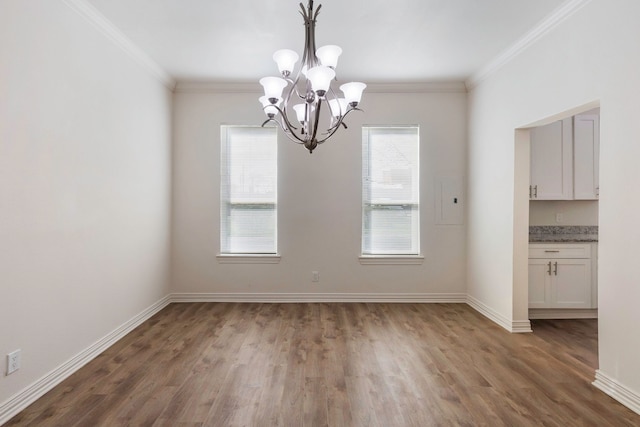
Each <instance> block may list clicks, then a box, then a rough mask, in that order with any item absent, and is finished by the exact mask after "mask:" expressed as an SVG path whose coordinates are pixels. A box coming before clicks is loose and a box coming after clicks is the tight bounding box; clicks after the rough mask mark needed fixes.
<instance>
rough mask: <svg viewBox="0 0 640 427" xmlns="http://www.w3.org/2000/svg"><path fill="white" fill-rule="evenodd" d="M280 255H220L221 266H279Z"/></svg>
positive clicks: (218, 258) (217, 257)
mask: <svg viewBox="0 0 640 427" xmlns="http://www.w3.org/2000/svg"><path fill="white" fill-rule="evenodd" d="M280 258H281V257H280V255H278V254H218V255H216V259H217V260H218V262H219V263H220V264H278V263H279V262H280Z"/></svg>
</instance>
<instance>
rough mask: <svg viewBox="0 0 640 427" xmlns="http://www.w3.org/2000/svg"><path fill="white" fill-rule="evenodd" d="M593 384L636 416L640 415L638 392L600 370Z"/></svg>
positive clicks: (639, 396) (639, 395)
mask: <svg viewBox="0 0 640 427" xmlns="http://www.w3.org/2000/svg"><path fill="white" fill-rule="evenodd" d="M592 384H593V386H594V387H596V388H597V389H599V390H601V391H603V392H604V393H605V394H608V395H609V396H611V397H612V398H614V399H615V400H617V401H618V402H620V403H622V404H623V405H624V406H626V407H627V408H629V409H631V410H632V411H633V412H635V413H636V414H640V394H639V393H638V392H636V391H634V390H631V389H630V388H629V387H627V386H625V385H622V384H620V383H619V382H618V381H616V380H614V379H613V378H611V377H609V376H608V375H607V374H605V373H604V372H602V371H601V370H600V369H598V370H596V379H595V381H594V382H593V383H592Z"/></svg>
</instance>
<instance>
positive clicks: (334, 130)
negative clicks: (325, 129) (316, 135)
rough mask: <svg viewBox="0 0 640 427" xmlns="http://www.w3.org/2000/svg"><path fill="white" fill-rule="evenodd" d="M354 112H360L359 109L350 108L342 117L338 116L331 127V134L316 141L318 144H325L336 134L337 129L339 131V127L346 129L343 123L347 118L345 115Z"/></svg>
mask: <svg viewBox="0 0 640 427" xmlns="http://www.w3.org/2000/svg"><path fill="white" fill-rule="evenodd" d="M354 110H358V111H362V110H361V109H359V108H351V109H350V110H348V111H347V112H346V113H344V115H343V116H340V119H339V120H338V123H336V124H335V126H334V127H333V130H331V132H330V133H329V135H327V136H326V137H325V138H323V139H321V140H319V141H318V144H322V143H323V142H325V141H326V140H327V139H329V138H331V137H332V136H333V134H334V133H336V132H337V131H338V129H340V125H343V126H344V127H345V128H346V127H347V125H346V124H344V123H343V121H344V119H345V118H346V117H347V115H348V114H349V113H350V112H352V111H354Z"/></svg>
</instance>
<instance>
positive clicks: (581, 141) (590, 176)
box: [573, 114, 600, 200]
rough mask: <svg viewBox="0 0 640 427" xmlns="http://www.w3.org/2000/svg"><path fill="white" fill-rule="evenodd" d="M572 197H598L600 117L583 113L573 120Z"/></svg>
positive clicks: (594, 198)
mask: <svg viewBox="0 0 640 427" xmlns="http://www.w3.org/2000/svg"><path fill="white" fill-rule="evenodd" d="M573 156H574V161H573V198H574V199H576V200H596V199H598V191H599V190H600V184H599V171H600V165H599V158H600V117H599V116H598V115H597V114H583V115H578V116H575V117H574V120H573Z"/></svg>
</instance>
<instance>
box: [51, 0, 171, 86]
mask: <svg viewBox="0 0 640 427" xmlns="http://www.w3.org/2000/svg"><path fill="white" fill-rule="evenodd" d="M63 3H65V4H66V5H67V6H69V7H70V8H71V9H73V10H74V11H76V12H77V13H78V14H80V16H82V17H84V18H85V19H86V20H87V21H88V22H89V23H90V24H91V25H93V26H94V27H95V28H96V29H97V30H98V31H100V32H101V33H102V34H104V35H105V36H106V37H107V38H108V39H109V40H111V41H112V42H113V43H114V44H115V45H116V46H118V47H119V48H120V49H122V50H123V51H125V52H126V53H127V54H128V55H129V56H130V57H131V58H133V59H134V60H135V61H136V62H137V63H138V64H139V65H140V66H142V68H144V69H145V70H146V71H147V72H148V73H149V74H151V75H152V76H153V77H154V78H156V79H158V80H159V81H160V82H161V83H162V84H163V85H165V86H166V87H167V88H168V89H169V90H173V89H174V88H175V86H176V81H175V80H174V79H173V77H171V76H170V75H169V74H168V73H167V72H166V71H164V70H163V69H162V67H160V66H159V65H158V64H157V63H156V62H155V61H154V60H152V59H151V58H150V57H149V56H148V55H147V54H146V53H144V52H143V51H142V49H140V48H139V47H138V46H136V45H135V44H134V43H133V42H132V41H131V40H130V39H129V38H128V37H127V36H126V35H125V34H124V33H123V32H122V31H120V30H119V29H118V28H117V27H116V26H115V25H113V23H112V22H111V21H109V20H108V19H107V18H105V16H104V15H103V14H102V13H100V12H99V11H98V10H97V9H96V8H95V7H93V6H92V5H91V4H90V3H88V2H87V1H86V0H63Z"/></svg>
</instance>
